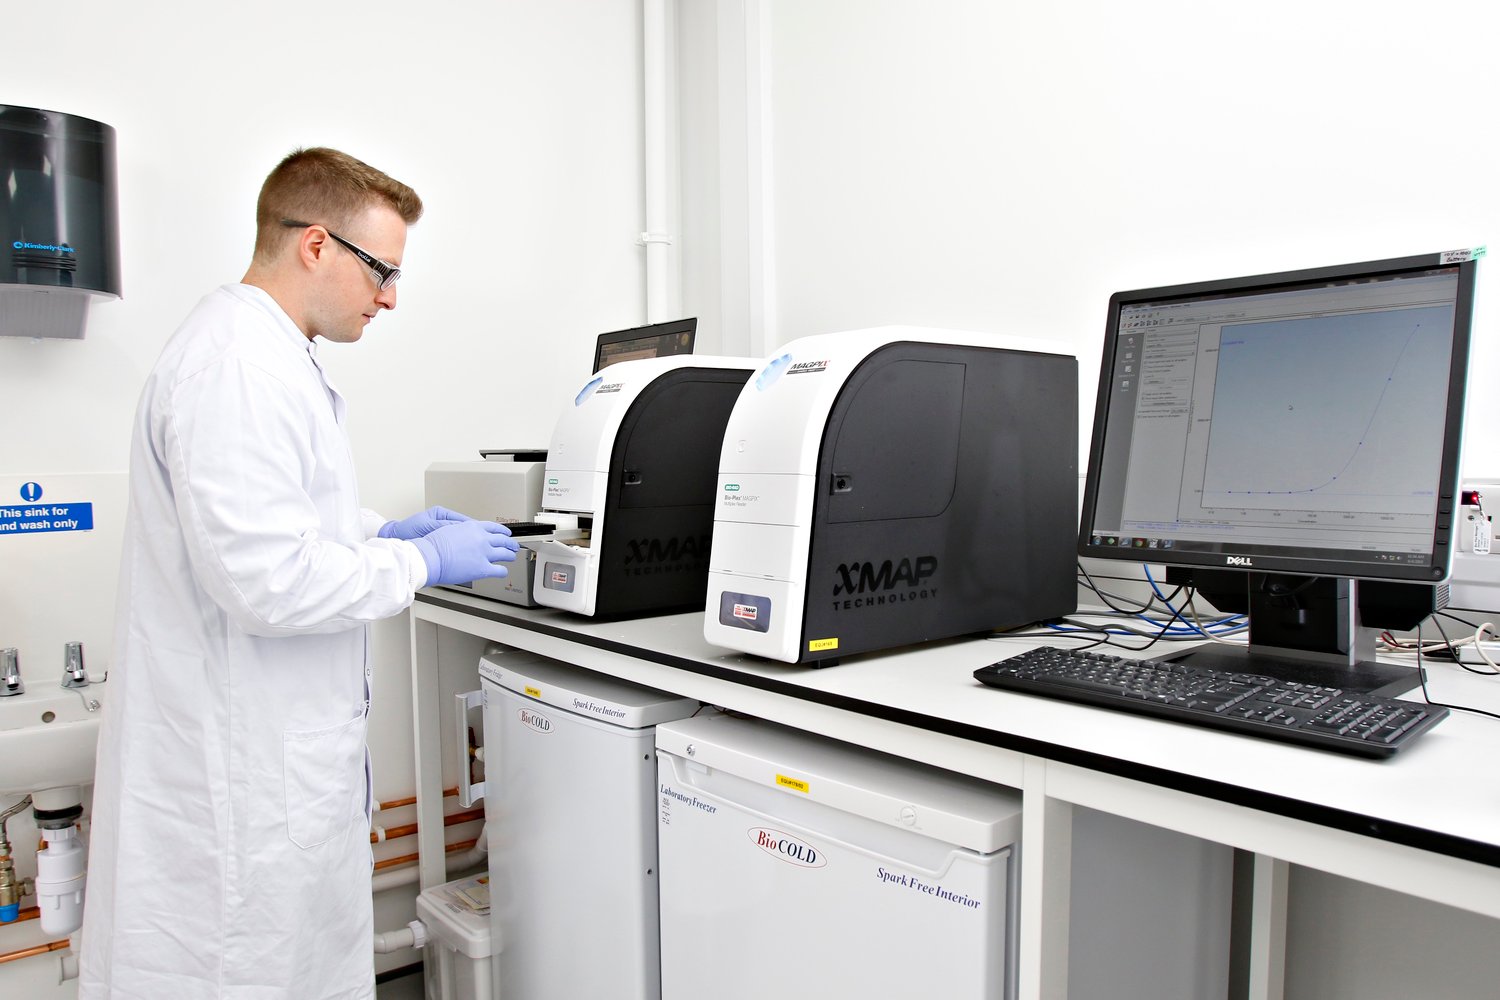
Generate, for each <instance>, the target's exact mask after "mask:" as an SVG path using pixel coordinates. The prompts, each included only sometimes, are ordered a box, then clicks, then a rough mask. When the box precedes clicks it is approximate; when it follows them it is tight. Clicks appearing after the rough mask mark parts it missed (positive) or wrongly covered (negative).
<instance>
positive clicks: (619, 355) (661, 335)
mask: <svg viewBox="0 0 1500 1000" xmlns="http://www.w3.org/2000/svg"><path fill="white" fill-rule="evenodd" d="M697 330H698V320H697V318H696V317H693V318H690V319H678V320H672V321H671V322H668V323H654V324H652V325H651V326H640V327H636V328H634V329H631V330H615V331H614V332H612V333H601V334H599V339H598V342H597V343H596V344H595V346H594V371H595V372H600V371H603V370H604V369H605V368H608V367H609V366H610V365H612V364H615V363H616V362H619V361H634V360H636V359H638V358H661V357H666V356H668V355H672V354H692V353H693V337H694V335H695V334H696V333H697Z"/></svg>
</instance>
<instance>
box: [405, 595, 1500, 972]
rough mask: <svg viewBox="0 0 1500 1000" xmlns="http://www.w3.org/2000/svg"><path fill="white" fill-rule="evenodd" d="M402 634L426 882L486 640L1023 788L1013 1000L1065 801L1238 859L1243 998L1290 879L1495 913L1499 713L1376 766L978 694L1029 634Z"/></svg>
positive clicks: (1048, 918) (1061, 877) (1063, 853)
mask: <svg viewBox="0 0 1500 1000" xmlns="http://www.w3.org/2000/svg"><path fill="white" fill-rule="evenodd" d="M411 637H412V679H413V680H412V683H413V692H412V695H413V713H414V719H415V725H416V728H415V734H416V735H415V739H416V747H415V750H416V768H417V774H416V779H417V799H418V804H417V809H418V821H419V824H420V830H421V832H420V833H419V839H420V843H419V847H420V851H421V883H422V886H423V887H424V888H425V887H429V886H433V885H438V884H440V883H442V882H443V881H445V880H446V878H447V875H446V873H445V871H444V868H443V861H442V859H443V845H442V840H441V836H442V834H441V831H442V829H443V827H442V823H441V816H442V800H441V794H440V790H441V789H442V788H443V787H444V784H443V781H444V767H443V754H444V752H447V753H448V754H450V755H451V756H456V752H455V751H454V749H452V748H449V747H447V746H446V743H447V742H449V741H448V739H447V738H446V737H445V736H444V735H442V734H444V733H447V732H448V731H449V729H448V727H447V726H445V725H443V716H444V715H445V714H446V715H447V716H448V722H450V723H451V721H452V716H453V713H454V712H455V711H456V709H455V708H454V707H452V706H451V705H449V704H447V703H446V702H445V696H446V700H447V701H451V695H452V684H453V683H462V680H463V678H464V677H466V676H468V674H469V673H472V672H473V671H475V670H476V669H477V663H478V651H479V649H480V648H482V647H483V646H485V645H487V644H490V643H499V644H502V645H504V646H508V647H512V648H515V649H521V650H526V651H529V652H531V653H535V654H538V655H542V656H547V657H551V658H554V659H557V660H559V661H562V662H566V663H571V664H574V665H577V666H580V667H584V668H587V669H589V670H595V671H598V672H600V673H603V674H607V675H610V676H614V677H618V678H621V679H624V680H628V681H632V682H634V683H637V684H642V685H646V686H648V687H652V688H657V689H660V690H663V691H668V692H671V693H673V694H678V695H681V696H684V697H688V698H692V699H696V700H698V701H701V702H704V703H707V704H710V705H714V706H717V707H720V708H724V709H729V710H732V711H737V712H741V713H744V714H747V715H751V716H756V717H759V718H763V719H767V720H770V721H772V722H777V723H781V724H783V725H787V726H791V727H794V728H797V729H802V730H806V731H808V732H813V733H819V734H822V735H824V736H827V737H830V738H833V739H837V740H841V741H843V742H846V743H849V744H853V745H855V746H860V747H866V748H869V749H872V750H877V751H881V752H884V753H889V754H894V755H897V756H900V757H904V758H907V759H910V760H914V761H919V762H922V763H926V764H930V765H933V766H936V767H941V768H946V769H948V770H950V771H955V772H958V773H961V774H967V775H972V776H974V777H977V778H981V779H984V780H986V781H990V782H994V783H995V784H998V785H1003V786H1007V787H1009V788H1014V789H1018V790H1020V792H1021V794H1022V802H1023V817H1022V844H1023V850H1022V852H1021V903H1020V912H1019V922H1020V943H1019V953H1018V957H1017V964H1018V975H1019V986H1020V988H1019V993H1018V995H1019V997H1020V998H1021V1000H1041V998H1062V997H1065V996H1066V980H1067V969H1068V927H1069V912H1068V911H1069V901H1070V888H1071V886H1070V878H1071V871H1072V865H1071V862H1072V854H1071V850H1072V833H1073V822H1074V810H1075V809H1077V808H1080V807H1081V808H1088V809H1093V810H1098V811H1100V812H1103V813H1106V814H1110V815H1113V816H1118V817H1123V818H1126V819H1129V820H1134V821H1137V822H1140V823H1145V824H1148V825H1151V826H1156V827H1161V828H1165V829H1169V830H1174V831H1177V832H1180V833H1184V834H1187V835H1189V836H1193V837H1198V838H1202V839H1204V840H1207V841H1212V842H1215V843H1220V844H1225V845H1229V846H1231V847H1234V848H1237V849H1239V850H1241V851H1244V852H1248V854H1249V855H1250V856H1253V875H1252V877H1251V879H1250V885H1249V896H1250V900H1251V902H1250V906H1249V917H1248V934H1247V935H1245V936H1247V937H1248V942H1249V948H1248V956H1247V959H1246V961H1247V963H1248V965H1247V966H1246V967H1244V968H1243V974H1244V976H1245V979H1246V984H1247V985H1246V986H1245V989H1244V995H1246V996H1248V997H1250V998H1252V1000H1276V998H1280V997H1281V996H1282V985H1283V984H1282V971H1283V968H1284V961H1285V948H1286V936H1285V927H1286V919H1287V904H1288V877H1289V871H1290V867H1291V866H1293V865H1297V866H1305V867H1307V868H1310V869H1316V870H1318V871H1322V872H1328V873H1332V874H1334V875H1338V876H1342V877H1344V878H1348V879H1352V880H1355V881H1357V882H1365V883H1370V884H1373V885H1378V886H1382V887H1385V888H1387V889H1391V890H1395V891H1396V892H1399V893H1403V894H1407V895H1410V896H1413V897H1418V898H1421V899H1426V900H1432V901H1435V902H1438V903H1441V904H1444V905H1447V906H1451V907H1455V908H1457V909H1459V910H1464V911H1469V912H1471V913H1475V914H1480V915H1483V916H1485V917H1488V918H1492V919H1500V788H1497V786H1496V784H1495V783H1494V782H1493V780H1491V778H1490V777H1489V775H1488V774H1487V773H1486V771H1485V769H1483V768H1481V767H1480V766H1478V765H1479V762H1480V761H1483V760H1487V759H1489V758H1490V757H1492V753H1491V751H1492V749H1493V747H1494V746H1495V744H1496V742H1497V738H1500V722H1497V721H1495V720H1493V719H1487V718H1483V717H1479V716H1474V715H1470V714H1467V713H1463V712H1455V713H1453V715H1452V716H1451V717H1450V718H1448V719H1447V720H1445V721H1444V722H1443V723H1442V724H1441V725H1439V726H1438V727H1437V728H1435V729H1433V730H1432V731H1431V732H1429V733H1427V734H1426V735H1425V736H1423V737H1422V738H1421V739H1420V740H1419V741H1417V742H1416V743H1414V744H1413V745H1411V746H1410V747H1408V748H1406V749H1405V750H1403V751H1402V752H1401V753H1400V754H1398V755H1397V756H1396V757H1394V758H1392V759H1390V760H1387V761H1379V762H1376V761H1369V760H1364V759H1360V758H1354V757H1346V756H1343V755H1338V754H1333V753H1326V752H1321V751H1316V750H1308V749H1303V748H1299V747H1295V746H1291V745H1287V744H1282V743H1273V742H1269V741H1265V740H1259V739H1250V738H1246V737H1241V736H1236V735H1232V734H1228V733H1223V732H1217V731H1212V730H1206V729H1199V728H1194V727H1189V726H1184V725H1179V724H1175V723H1169V722H1162V721H1158V720H1154V719H1150V718H1145V717H1140V716H1132V715H1126V714H1121V713H1115V712H1108V711H1102V710H1099V709H1094V708H1089V707H1086V706H1081V705H1075V704H1070V703H1067V702H1061V701H1052V700H1044V699H1039V698H1033V697H1028V696H1024V695H1016V694H1011V693H1009V692H1005V691H1000V690H997V689H993V688H987V687H984V686H983V685H980V684H979V683H978V682H977V681H975V680H974V678H973V672H974V670H975V669H977V668H978V667H981V666H984V665H986V664H988V663H992V662H994V661H995V660H998V659H1002V658H1004V657H1006V656H1008V655H1010V654H1012V653H1014V652H1018V651H1020V650H1022V649H1025V648H1028V647H1029V646H1031V645H1036V644H1037V643H1038V641H1037V640H1035V639H986V638H966V639H958V640H950V641H943V642H934V643H928V644H924V645H921V646H913V647H908V648H904V649H899V650H892V651H887V652H882V653H868V654H862V655H859V656H856V657H850V658H847V659H845V660H844V661H842V662H841V663H839V664H838V665H836V666H831V667H823V668H812V667H798V666H791V665H788V664H785V663H780V662H771V661H766V660H761V659H756V658H754V657H749V656H744V655H741V654H738V653H733V652H731V651H728V650H724V649H721V648H718V647H714V646H711V645H709V644H708V643H707V642H706V641H705V640H704V638H703V634H702V615H701V614H679V615H668V616H661V617H653V618H641V619H632V620H623V621H595V620H593V619H588V618H581V617H578V616H576V615H571V614H568V613H566V612H561V611H556V610H554V609H545V608H543V609H525V608H520V607H516V606H512V605H506V604H499V603H496V602H494V601H490V600H487V599H484V598H479V597H470V596H468V595H465V594H459V593H456V592H451V591H447V590H426V591H422V592H419V593H418V595H417V600H416V602H415V603H414V605H413V608H412V615H411ZM1430 672H1431V673H1432V677H1431V685H1432V688H1433V694H1434V697H1435V698H1437V699H1438V700H1458V701H1462V703H1476V704H1481V705H1482V699H1484V698H1486V697H1488V699H1489V703H1488V705H1487V706H1482V707H1488V708H1490V710H1492V711H1493V710H1495V708H1496V702H1497V701H1500V698H1497V697H1496V695H1495V694H1494V693H1491V692H1489V691H1487V690H1482V689H1480V688H1479V687H1478V686H1474V687H1472V689H1470V688H1465V687H1464V685H1467V684H1472V682H1473V681H1482V680H1483V679H1480V678H1474V679H1472V681H1471V680H1470V679H1468V678H1466V677H1464V676H1462V675H1460V673H1459V672H1458V671H1457V670H1456V668H1451V667H1446V666H1438V667H1434V668H1431V669H1430ZM445 678H448V679H449V681H448V684H447V685H446V686H447V687H448V690H444V688H445V684H444V679H445ZM455 679H456V680H455ZM1493 683H1494V682H1493V681H1491V682H1490V684H1491V685H1493ZM475 686H477V680H476V681H475ZM1445 693H1447V694H1448V697H1447V698H1444V697H1443V695H1444V694H1445ZM456 766H457V765H456V763H454V762H453V761H450V762H449V764H448V770H449V772H450V773H452V772H453V769H454V768H455V767H456Z"/></svg>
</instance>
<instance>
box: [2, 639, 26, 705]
mask: <svg viewBox="0 0 1500 1000" xmlns="http://www.w3.org/2000/svg"><path fill="white" fill-rule="evenodd" d="M25 690H26V685H25V684H23V683H21V651H20V650H18V649H16V648H15V647H14V646H11V647H9V648H7V649H0V698H4V697H6V696H8V695H13V694H21V693H23V692H24V691H25Z"/></svg>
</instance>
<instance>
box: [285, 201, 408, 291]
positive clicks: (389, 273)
mask: <svg viewBox="0 0 1500 1000" xmlns="http://www.w3.org/2000/svg"><path fill="white" fill-rule="evenodd" d="M281 224H282V225H283V226H286V227H287V228H288V229H310V228H312V227H313V226H317V227H318V228H319V229H321V230H323V232H325V233H327V234H328V235H329V236H331V237H333V240H334V242H335V243H337V244H338V245H339V246H341V247H343V248H344V249H345V250H348V251H349V252H350V253H352V254H354V256H356V257H358V258H359V259H360V260H361V261H363V262H364V265H365V267H368V268H369V269H370V271H371V273H372V274H374V275H375V282H376V284H377V285H379V286H380V290H381V291H385V290H386V289H387V288H390V287H391V286H392V285H394V284H395V283H396V282H397V281H398V280H399V279H400V278H401V268H399V267H397V266H396V265H394V264H387V263H386V262H385V261H383V260H381V259H380V258H379V257H376V256H375V255H374V254H372V253H369V252H368V251H366V250H364V249H362V248H361V247H359V246H357V245H356V244H353V243H350V242H349V241H348V240H346V239H344V238H343V237H342V236H340V235H339V234H338V233H336V232H334V231H333V230H332V229H329V228H328V227H327V226H325V225H322V224H321V223H317V222H297V221H295V220H293V219H282V220H281Z"/></svg>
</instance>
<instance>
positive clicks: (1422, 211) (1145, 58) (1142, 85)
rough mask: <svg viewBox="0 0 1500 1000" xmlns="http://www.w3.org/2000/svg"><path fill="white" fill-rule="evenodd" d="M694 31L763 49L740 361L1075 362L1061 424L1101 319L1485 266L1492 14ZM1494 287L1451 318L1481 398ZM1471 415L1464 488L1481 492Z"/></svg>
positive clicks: (1466, 8)
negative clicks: (880, 351)
mask: <svg viewBox="0 0 1500 1000" xmlns="http://www.w3.org/2000/svg"><path fill="white" fill-rule="evenodd" d="M718 6H719V8H720V9H721V10H726V9H731V10H732V11H733V12H735V13H736V14H737V13H738V9H739V8H742V7H750V8H752V10H754V11H755V12H756V13H757V14H758V17H759V19H760V21H761V22H762V24H763V34H764V38H765V43H764V49H763V52H762V56H763V59H764V61H765V63H766V65H767V67H768V69H767V72H766V74H765V91H764V93H763V94H762V95H761V99H762V100H763V101H764V103H765V104H766V106H767V107H768V108H769V115H768V121H767V122H766V124H765V125H764V127H763V129H762V134H763V135H764V136H765V139H766V142H767V144H768V147H767V148H768V154H769V158H770V161H771V163H772V164H773V169H772V171H771V174H772V176H771V177H769V178H768V180H767V182H766V185H767V186H768V187H769V188H770V189H771V190H772V191H773V192H774V194H773V197H772V199H771V202H770V208H769V210H768V211H767V213H766V214H765V216H764V218H763V219H761V220H760V221H761V226H762V234H763V236H764V238H765V239H766V240H767V241H769V242H770V243H771V244H772V245H773V246H774V252H773V254H772V256H773V259H774V262H775V263H774V275H773V276H772V278H771V279H770V284H771V286H772V287H773V288H774V300H773V301H772V302H771V303H769V305H768V312H769V313H770V316H769V318H768V328H769V334H768V342H767V344H766V348H767V349H769V348H770V347H774V346H776V345H777V344H780V343H782V342H784V341H786V340H789V339H791V338H793V337H797V336H802V335H804V334H808V333H818V332H824V331H827V330H836V329H847V328H853V327H860V326H867V325H875V324H882V323H908V322H909V323H916V324H925V325H931V326H946V327H956V328H964V329H977V330H993V331H1001V332H1010V333H1019V334H1026V335H1032V336H1041V337H1045V338H1048V339H1053V340H1059V341H1063V342H1066V343H1071V344H1072V345H1074V347H1075V349H1076V350H1077V352H1078V354H1079V359H1080V362H1081V366H1082V378H1083V386H1084V390H1083V392H1082V396H1083V397H1084V399H1083V408H1084V416H1085V417H1088V416H1089V415H1090V413H1091V411H1092V405H1093V399H1092V386H1093V382H1094V379H1095V378H1096V376H1097V370H1098V360H1099V359H1098V353H1099V350H1100V347H1099V345H1100V343H1101V335H1102V332H1103V322H1104V313H1105V306H1106V303H1107V300H1108V297H1109V295H1110V293H1111V292H1114V291H1117V290H1120V289H1126V288H1142V287H1150V286H1154V285H1164V284H1175V283H1179V282H1183V281H1191V280H1199V279H1208V278H1218V277H1229V276H1233V275H1239V274H1256V273H1264V272H1268V271H1279V270H1290V269H1294V268H1299V267H1309V266H1317V265H1322V264H1336V263H1344V262H1350V261H1359V260H1371V259H1377V258H1382V257H1393V256H1404V255H1408V254H1416V253H1428V252H1435V251H1438V250H1447V249H1453V248H1459V247H1469V246H1475V245H1481V244H1484V243H1486V241H1488V242H1489V243H1490V244H1491V245H1492V246H1493V247H1494V249H1495V250H1496V252H1497V254H1500V188H1497V186H1496V185H1495V184H1493V183H1492V174H1493V167H1492V165H1493V164H1494V163H1495V162H1497V160H1500V130H1497V129H1496V128H1495V127H1494V126H1493V117H1494V106H1495V89H1496V88H1495V83H1494V81H1493V80H1492V79H1491V78H1489V77H1488V76H1486V75H1485V74H1484V73H1483V72H1482V71H1476V68H1477V67H1484V66H1487V65H1489V64H1490V63H1491V62H1493V45H1494V40H1495V38H1496V37H1500V13H1497V8H1496V5H1494V4H1493V3H1485V2H1480V0H1457V2H1454V3H1448V4H1442V5H1438V6H1430V7H1426V8H1421V7H1414V6H1413V5H1411V4H1409V3H1398V2H1392V0H1373V2H1372V0H1319V2H1316V3H1307V2H1297V0H1270V2H1266V3H1256V4H1205V3H1195V2H1189V0H1148V2H1143V3H1129V4H1125V3H1109V2H1104V0H1084V2H1082V3H1072V4H1045V3H1025V4H1022V3H997V2H994V0H936V2H929V3H917V2H914V0H818V2H812V3H808V2H799V0H763V2H759V3H757V2H755V0H725V2H723V3H720V4H719V5H718ZM726 20H730V19H729V18H726V17H724V16H721V18H720V23H719V24H718V25H717V28H718V30H719V31H720V32H723V31H724V30H725V27H726V25H725V22H726ZM710 44H713V40H712V39H700V42H699V47H700V48H707V47H708V46H709V45H710ZM684 86H685V88H686V86H687V85H686V84H684ZM751 155H752V156H754V152H753V151H752V154H751ZM691 196H692V192H691V191H689V190H685V191H684V197H685V198H688V197H691ZM698 207H699V208H700V209H702V210H703V211H704V212H705V214H711V212H710V211H709V209H710V207H711V206H708V205H700V206H698ZM684 214H685V215H687V216H688V217H691V216H692V215H693V211H692V209H691V208H690V209H688V210H687V211H685V213H684ZM1497 270H1500V261H1496V260H1490V261H1487V262H1485V265H1482V266H1481V268H1480V273H1481V276H1480V288H1479V301H1478V307H1477V308H1478V315H1477V317H1476V319H1477V327H1476V339H1477V343H1476V346H1475V350H1474V370H1475V371H1476V372H1480V373H1483V375H1484V377H1485V379H1486V380H1487V381H1489V382H1493V381H1494V377H1495V375H1496V373H1500V332H1497V330H1496V326H1497V324H1500V276H1497V275H1496V272H1497ZM1484 395H1485V394H1482V393H1480V392H1478V391H1476V392H1473V393H1471V398H1472V399H1473V405H1472V407H1471V411H1472V412H1471V418H1470V423H1469V426H1470V428H1471V433H1470V434H1469V436H1468V449H1467V450H1468V460H1467V461H1466V463H1465V466H1466V472H1467V473H1470V474H1476V475H1477V474H1481V472H1482V471H1483V470H1484V469H1495V468H1500V444H1497V443H1496V442H1495V441H1494V439H1493V436H1491V437H1490V439H1489V440H1487V441H1486V440H1484V439H1483V436H1482V435H1481V434H1480V433H1478V432H1477V430H1478V429H1479V428H1495V427H1500V398H1496V394H1494V393H1489V394H1487V395H1488V398H1483V396H1484ZM1082 426H1084V427H1088V426H1089V424H1088V423H1087V421H1085V422H1084V423H1083V425H1082ZM1080 448H1081V451H1082V450H1086V448H1087V441H1086V440H1085V441H1083V442H1081V445H1080Z"/></svg>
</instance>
